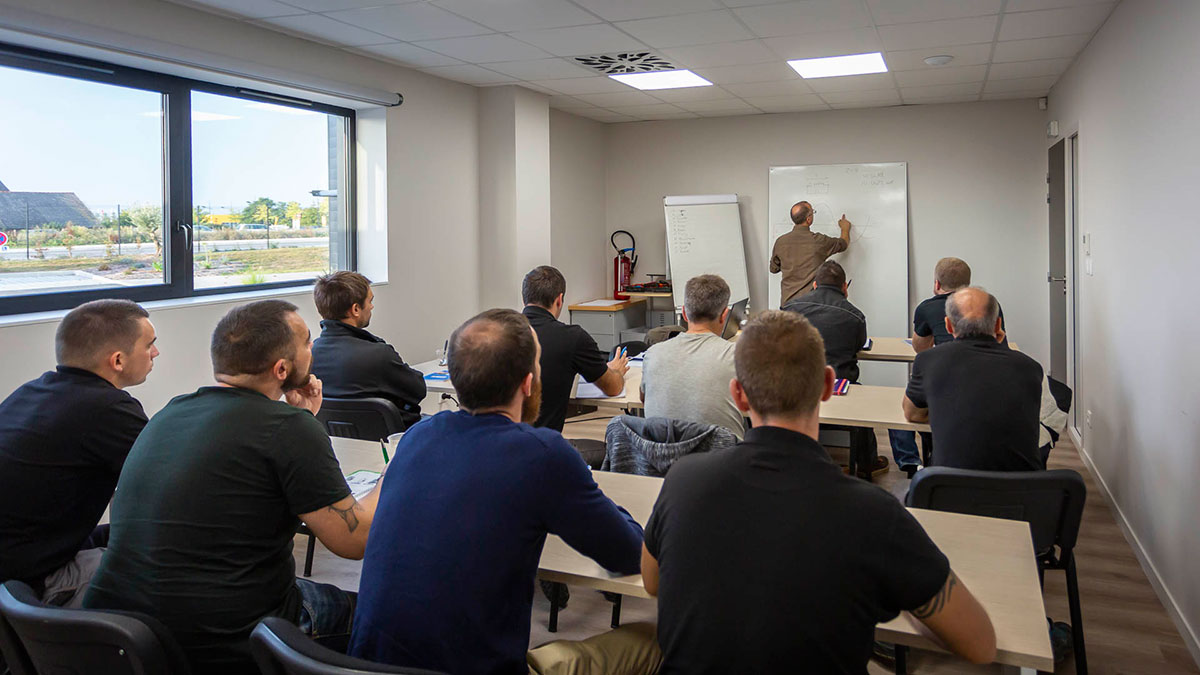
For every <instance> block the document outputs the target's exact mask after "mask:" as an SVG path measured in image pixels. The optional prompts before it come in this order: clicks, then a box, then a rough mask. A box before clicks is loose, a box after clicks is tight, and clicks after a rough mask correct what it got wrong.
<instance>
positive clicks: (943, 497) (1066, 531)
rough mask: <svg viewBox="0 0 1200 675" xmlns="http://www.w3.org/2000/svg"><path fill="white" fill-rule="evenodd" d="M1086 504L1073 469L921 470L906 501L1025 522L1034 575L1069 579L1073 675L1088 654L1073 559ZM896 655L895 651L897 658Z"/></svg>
mask: <svg viewBox="0 0 1200 675" xmlns="http://www.w3.org/2000/svg"><path fill="white" fill-rule="evenodd" d="M1086 499H1087V486H1086V485H1085V484H1084V482H1083V477H1082V476H1080V475H1079V472H1077V471H1072V470H1071V469H1055V470H1053V471H1012V472H1003V471H968V470H966V469H951V468H949V467H940V466H935V467H930V468H928V469H925V470H923V471H919V472H917V475H916V476H915V477H913V481H912V484H911V485H910V486H909V489H908V499H907V502H908V505H909V506H912V507H916V508H922V509H933V510H935V511H950V512H953V513H966V514H970V515H976V516H990V517H992V518H1006V519H1009V520H1023V521H1025V522H1027V523H1029V526H1030V529H1031V531H1032V533H1033V550H1034V552H1035V554H1036V555H1037V563H1038V576H1039V577H1041V576H1042V575H1043V573H1044V571H1045V570H1048V569H1051V570H1063V571H1065V572H1066V574H1067V602H1068V604H1069V605H1070V608H1071V632H1072V636H1073V638H1074V642H1075V672H1076V673H1079V674H1080V675H1086V674H1087V653H1086V652H1085V648H1084V641H1083V616H1082V614H1081V612H1080V608H1079V580H1078V577H1077V575H1076V572H1075V555H1074V549H1075V542H1076V541H1077V540H1078V538H1079V523H1080V520H1081V519H1082V518H1083V504H1084V501H1085V500H1086ZM1056 549H1057V552H1056ZM900 651H901V650H899V649H897V654H898V655H899V653H900ZM896 672H901V671H900V659H897V666H896Z"/></svg>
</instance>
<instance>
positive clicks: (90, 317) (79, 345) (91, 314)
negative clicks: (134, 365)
mask: <svg viewBox="0 0 1200 675" xmlns="http://www.w3.org/2000/svg"><path fill="white" fill-rule="evenodd" d="M149 317H150V313H149V312H147V311H146V310H145V309H143V308H142V307H141V305H138V304H137V303H136V302H133V301H131V300H92V301H91V302H85V303H83V304H82V305H80V306H78V307H76V308H75V309H73V310H71V311H70V312H68V313H67V315H66V316H65V317H63V320H62V322H61V323H59V324H58V329H57V330H55V332H54V359H55V361H57V362H58V365H60V366H71V367H74V368H84V369H91V368H95V367H96V366H99V365H100V363H101V362H102V361H104V360H105V359H107V358H108V357H109V355H111V354H112V353H113V352H116V351H132V350H133V346H134V344H136V343H137V339H138V336H140V335H141V332H142V319H147V318H149Z"/></svg>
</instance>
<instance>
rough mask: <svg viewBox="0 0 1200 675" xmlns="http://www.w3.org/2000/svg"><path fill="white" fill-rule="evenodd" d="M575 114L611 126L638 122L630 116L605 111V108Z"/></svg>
mask: <svg viewBox="0 0 1200 675" xmlns="http://www.w3.org/2000/svg"><path fill="white" fill-rule="evenodd" d="M575 114H577V115H579V116H580V117H586V118H588V119H591V120H595V121H597V122H604V123H606V124H611V123H613V122H636V121H637V119H636V118H633V117H630V116H629V115H622V114H620V113H615V112H613V111H611V110H604V109H603V108H596V110H595V111H580V112H578V113H575Z"/></svg>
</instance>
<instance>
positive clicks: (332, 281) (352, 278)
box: [313, 270, 371, 321]
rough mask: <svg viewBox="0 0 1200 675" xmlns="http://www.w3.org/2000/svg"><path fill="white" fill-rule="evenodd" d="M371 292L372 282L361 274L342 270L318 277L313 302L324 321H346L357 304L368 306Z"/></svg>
mask: <svg viewBox="0 0 1200 675" xmlns="http://www.w3.org/2000/svg"><path fill="white" fill-rule="evenodd" d="M370 292H371V280H370V279H368V278H366V277H364V276H363V275H361V274H359V273H358V272H350V271H346V270H342V271H340V272H333V273H332V274H326V275H325V276H323V277H318V278H317V281H316V283H314V284H313V302H315V303H316V305H317V312H319V313H320V314H321V318H322V319H332V320H335V321H336V320H338V319H344V318H346V316H347V315H348V314H350V309H351V308H352V307H354V305H355V303H357V304H359V305H366V304H367V294H368V293H370Z"/></svg>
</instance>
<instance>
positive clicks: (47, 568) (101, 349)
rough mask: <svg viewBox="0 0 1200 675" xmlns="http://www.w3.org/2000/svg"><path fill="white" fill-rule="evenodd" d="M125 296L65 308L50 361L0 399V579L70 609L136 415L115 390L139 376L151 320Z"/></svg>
mask: <svg viewBox="0 0 1200 675" xmlns="http://www.w3.org/2000/svg"><path fill="white" fill-rule="evenodd" d="M149 316H150V315H149V314H148V313H147V312H146V310H144V309H142V308H141V307H139V306H138V305H136V304H134V303H132V302H130V301H128V300H93V301H92V302H88V303H84V304H82V305H80V306H78V307H76V308H75V309H73V310H71V311H70V312H69V313H68V314H67V315H66V316H65V317H63V320H62V322H61V323H60V324H59V325H58V330H57V332H56V333H55V335H54V352H55V357H56V360H57V361H58V367H57V368H56V369H55V370H53V371H50V372H48V373H45V374H44V375H42V376H41V377H39V378H38V379H36V380H33V381H31V382H26V383H25V384H23V385H21V386H20V387H18V388H17V390H16V391H14V392H13V393H12V394H10V395H9V397H8V398H7V399H5V400H4V402H3V403H0V580H5V579H18V580H20V581H24V582H25V583H27V584H29V585H30V586H32V587H33V589H34V590H35V591H36V592H38V593H41V594H42V597H43V599H44V600H45V601H46V602H48V603H50V604H54V605H67V606H71V607H78V606H79V605H80V603H81V602H82V600H83V591H84V590H85V589H86V588H87V584H88V581H89V580H90V579H91V577H92V575H93V574H94V573H95V572H96V567H97V566H98V565H99V564H100V556H101V554H102V553H103V552H104V547H105V546H106V545H107V541H108V526H107V525H102V526H100V527H96V523H97V522H98V521H99V520H100V517H101V516H102V515H103V514H104V509H105V508H106V507H107V506H108V502H109V500H110V499H112V495H113V490H114V489H115V488H116V486H117V477H118V476H120V475H121V467H122V466H123V465H124V464H125V457H126V455H128V454H129V448H131V447H132V446H133V442H134V440H135V439H137V436H138V434H139V433H141V431H142V427H144V426H146V413H145V412H143V411H142V405H141V404H140V403H138V401H137V399H135V398H133V397H132V396H130V395H129V394H128V393H126V392H125V388H126V387H132V386H134V385H137V384H141V383H142V382H145V381H146V376H147V375H149V374H150V369H151V368H153V367H154V358H155V357H157V356H158V347H156V346H155V344H154V342H155V336H154V326H153V325H152V324H151V323H150V319H149Z"/></svg>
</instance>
